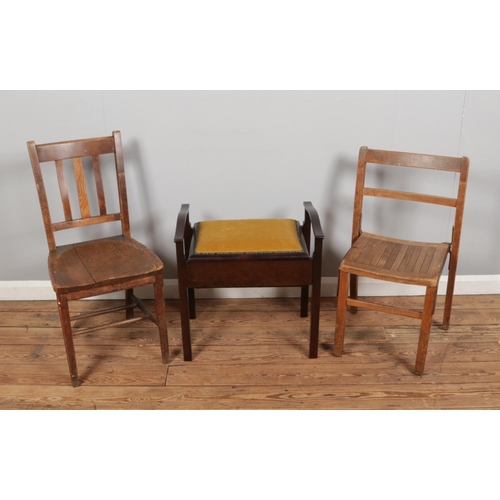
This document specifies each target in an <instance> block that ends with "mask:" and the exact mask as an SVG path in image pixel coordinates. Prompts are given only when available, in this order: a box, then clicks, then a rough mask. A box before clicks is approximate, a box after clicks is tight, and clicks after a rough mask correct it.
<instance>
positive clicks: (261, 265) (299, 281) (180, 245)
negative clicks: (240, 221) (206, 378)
mask: <svg viewBox="0 0 500 500" xmlns="http://www.w3.org/2000/svg"><path fill="white" fill-rule="evenodd" d="M304 209H305V220H304V222H303V223H302V224H301V225H300V232H301V234H302V236H303V238H304V240H305V245H306V251H303V252H302V253H301V254H300V255H297V254H293V255H291V254H287V253H283V252H274V253H269V252H267V253H264V252H263V253H245V252H241V253H236V254H225V253H216V254H213V255H210V256H201V257H200V256H197V255H196V254H195V248H194V228H193V226H192V225H191V223H190V221H189V205H188V204H184V205H182V206H181V209H180V211H179V214H178V218H177V227H176V231H175V239H174V241H175V245H176V251H177V272H178V281H179V298H180V312H181V327H182V346H183V352H184V360H185V361H191V360H192V350H191V332H190V318H191V319H195V318H196V308H195V289H196V288H236V287H289V286H298V287H300V288H301V299H300V315H301V316H302V317H307V315H308V301H309V286H310V285H311V286H312V292H311V320H310V321H311V323H310V341H309V357H310V358H316V357H317V356H318V335H319V311H320V290H321V259H322V248H323V238H324V235H323V231H322V229H321V224H320V220H319V216H318V213H317V211H316V209H315V208H314V207H313V205H312V203H310V202H304ZM311 230H312V232H311ZM312 236H313V237H314V240H313V241H314V246H313V248H312V247H311V242H312V241H311V237H312Z"/></svg>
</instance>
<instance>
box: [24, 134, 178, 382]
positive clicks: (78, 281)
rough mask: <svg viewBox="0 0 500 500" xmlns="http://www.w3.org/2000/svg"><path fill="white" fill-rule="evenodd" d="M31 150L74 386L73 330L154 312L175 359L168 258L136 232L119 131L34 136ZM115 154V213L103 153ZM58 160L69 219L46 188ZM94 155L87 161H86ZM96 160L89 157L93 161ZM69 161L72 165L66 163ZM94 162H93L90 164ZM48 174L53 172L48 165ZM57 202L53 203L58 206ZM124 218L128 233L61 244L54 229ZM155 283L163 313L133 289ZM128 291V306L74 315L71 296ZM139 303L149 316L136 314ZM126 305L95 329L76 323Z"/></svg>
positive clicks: (165, 358) (163, 352)
mask: <svg viewBox="0 0 500 500" xmlns="http://www.w3.org/2000/svg"><path fill="white" fill-rule="evenodd" d="M28 152H29V156H30V160H31V166H32V168H33V174H34V176H35V182H36V187H37V191H38V197H39V200H40V207H41V209H42V215H43V222H44V225H45V232H46V235H47V242H48V245H49V257H48V267H49V275H50V280H51V282H52V286H53V288H54V291H55V293H56V296H57V305H58V308H59V316H60V319H61V326H62V332H63V337H64V344H65V347H66V356H67V360H68V365H69V371H70V375H71V383H72V385H73V387H77V386H78V385H79V380H78V372H77V366H76V357H75V349H74V344H73V335H77V334H78V335H81V334H84V333H88V332H91V331H96V330H100V329H103V328H108V327H110V326H115V325H122V324H130V323H134V322H136V321H140V320H143V319H146V318H148V319H150V320H151V321H153V322H154V323H155V324H156V325H157V326H158V331H159V335H160V345H161V357H162V361H163V363H167V361H168V339H167V323H166V321H167V320H166V314H165V301H164V290H163V263H162V261H161V260H160V259H159V258H158V257H157V256H156V255H155V254H154V253H153V252H151V251H150V250H149V249H148V248H146V247H145V246H144V245H142V244H141V243H139V242H138V241H136V240H134V239H132V238H131V237H130V223H129V214H128V205H127V193H126V186H125V170H124V162H123V151H122V142H121V135H120V132H113V135H112V136H110V137H100V138H96V139H84V140H76V141H66V142H57V143H51V144H39V145H36V144H35V143H34V142H33V141H30V142H28ZM106 154H109V155H113V156H114V163H115V166H116V179H117V190H118V199H119V210H118V212H116V213H108V209H107V206H106V199H105V196H104V183H103V178H105V176H104V175H102V172H101V160H100V158H101V155H106ZM83 157H90V158H91V161H92V166H93V173H94V179H95V185H96V195H97V204H98V210H99V214H98V215H91V210H90V204H89V197H88V194H87V183H86V181H85V175H84V162H83V160H82V158H83ZM65 160H72V166H73V169H74V177H75V181H76V190H74V189H73V191H75V192H76V193H77V195H78V202H79V208H80V215H81V217H76V218H75V217H74V216H73V209H72V206H71V203H70V192H71V189H70V188H71V187H72V186H70V185H68V184H67V183H66V177H65V173H64V172H65V166H64V161H65ZM52 161H53V162H55V168H56V173H57V180H58V184H59V191H60V194H61V200H62V208H63V212H64V219H65V220H64V221H61V222H53V221H52V218H51V212H50V210H49V201H48V197H47V194H46V190H45V187H44V179H43V176H42V167H41V164H42V163H45V162H52ZM86 161H87V160H86ZM89 162H90V160H89ZM67 166H68V167H70V165H67ZM89 166H90V165H89ZM46 173H47V172H46ZM53 208H54V207H53ZM113 221H120V222H121V234H120V235H117V236H111V237H108V238H101V239H94V240H91V241H84V242H78V243H74V244H65V245H60V246H57V245H56V239H55V234H54V233H55V232H56V231H61V230H65V229H71V228H81V227H83V226H89V225H93V224H102V223H107V222H113ZM150 284H151V285H154V293H155V307H156V317H155V316H154V315H153V313H151V312H150V311H149V310H148V308H147V307H146V306H145V305H144V303H143V302H142V301H141V300H140V299H139V298H137V297H136V296H135V295H134V291H133V289H134V288H136V287H140V286H144V285H150ZM121 290H124V291H125V305H123V306H117V307H113V308H108V309H105V310H101V311H96V312H89V313H82V314H79V315H75V316H70V312H69V307H68V301H69V300H77V299H83V298H85V297H91V296H96V295H101V294H106V293H110V292H116V291H121ZM135 306H137V307H138V308H139V309H140V310H141V311H142V312H143V313H144V315H145V316H142V315H141V316H136V317H134V307H135ZM119 310H126V314H125V319H124V320H122V321H115V322H111V323H109V322H108V323H107V324H104V325H99V326H93V327H90V328H78V332H76V331H74V330H73V328H72V324H71V322H72V321H76V320H82V319H84V318H89V317H92V316H97V315H100V314H105V313H111V312H115V311H119Z"/></svg>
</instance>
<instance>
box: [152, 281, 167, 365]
mask: <svg viewBox="0 0 500 500" xmlns="http://www.w3.org/2000/svg"><path fill="white" fill-rule="evenodd" d="M154 292H155V307H156V319H157V321H158V334H159V336H160V349H161V359H162V362H163V364H167V363H168V332H167V312H166V308H165V292H164V287H163V274H158V276H156V278H155V283H154Z"/></svg>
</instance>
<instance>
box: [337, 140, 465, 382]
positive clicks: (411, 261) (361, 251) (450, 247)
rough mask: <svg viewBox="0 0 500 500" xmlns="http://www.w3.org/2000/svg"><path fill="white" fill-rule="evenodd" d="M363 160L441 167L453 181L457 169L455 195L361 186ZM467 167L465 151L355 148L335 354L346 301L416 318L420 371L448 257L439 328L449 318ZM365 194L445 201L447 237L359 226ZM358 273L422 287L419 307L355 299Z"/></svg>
mask: <svg viewBox="0 0 500 500" xmlns="http://www.w3.org/2000/svg"><path fill="white" fill-rule="evenodd" d="M368 164H379V165H389V166H391V167H393V168H395V169H399V168H400V167H402V168H405V167H411V168H418V169H433V170H441V171H445V172H449V173H450V174H453V175H450V182H454V181H455V178H456V176H457V174H458V175H459V182H458V189H457V195H456V196H455V197H444V196H434V195H428V194H420V193H414V192H411V193H410V192H403V191H397V190H390V189H379V188H372V187H366V185H365V178H366V167H367V165H368ZM468 172H469V159H468V158H467V157H465V156H464V157H461V158H458V157H447V156H435V155H425V154H414V153H403V152H395V151H383V150H375V149H368V148H367V147H362V148H361V149H360V152H359V159H358V168H357V178H356V192H355V197H354V213H353V229H352V246H351V248H350V250H349V251H348V252H347V254H346V255H345V257H344V259H343V260H342V262H341V264H340V269H339V285H338V310H337V320H336V327H335V343H334V355H335V356H341V355H342V351H343V345H344V332H345V323H346V309H347V306H350V310H351V312H352V313H354V314H355V313H356V312H357V309H358V307H363V308H367V309H372V310H375V311H381V312H384V313H393V314H400V315H403V316H408V317H411V318H415V319H419V320H421V327H420V337H419V343H418V348H417V359H416V363H415V374H417V375H422V373H423V371H424V365H425V358H426V354H427V346H428V342H429V334H430V329H431V324H432V316H433V314H434V311H435V305H436V298H437V288H438V283H439V279H440V277H441V274H442V272H443V269H444V265H445V262H446V259H447V258H448V257H449V271H448V284H447V289H446V299H445V306H444V315H443V323H442V328H443V329H444V330H447V329H448V328H449V324H450V315H451V307H452V301H453V292H454V286H455V277H456V272H457V262H458V253H459V249H460V237H461V233H462V219H463V212H464V202H465V192H466V188H467V178H468ZM365 196H370V197H379V198H391V199H395V200H405V201H412V202H419V203H427V204H433V205H440V206H444V207H451V208H452V209H454V211H455V219H454V226H453V231H452V235H451V238H450V240H449V241H448V242H446V243H427V242H420V241H410V240H401V239H395V238H389V237H386V236H381V235H377V234H370V233H366V232H363V230H362V227H361V221H362V212H363V199H364V197H365ZM358 276H364V277H368V278H373V279H379V280H385V281H392V282H396V283H404V284H408V285H420V286H424V287H426V292H425V299H424V305H423V310H422V311H415V310H406V309H400V308H396V307H391V306H386V305H382V304H380V303H379V304H377V303H374V302H367V301H362V300H359V299H358ZM349 277H350V279H349ZM349 282H350V283H349ZM348 295H349V296H348Z"/></svg>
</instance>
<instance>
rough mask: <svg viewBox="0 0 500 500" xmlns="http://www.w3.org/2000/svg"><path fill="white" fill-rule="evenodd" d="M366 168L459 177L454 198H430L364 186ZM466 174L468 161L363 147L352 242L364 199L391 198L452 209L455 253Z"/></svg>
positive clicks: (357, 184)
mask: <svg viewBox="0 0 500 500" xmlns="http://www.w3.org/2000/svg"><path fill="white" fill-rule="evenodd" d="M367 164H378V165H390V166H393V167H395V168H398V167H412V168H423V169H432V170H443V171H447V172H450V173H453V174H457V173H459V174H460V178H459V185H458V190H457V196H456V197H454V198H448V197H444V196H433V195H428V194H420V193H413V192H411V193H409V192H404V191H395V190H390V189H376V188H370V187H366V186H365V177H366V166H367ZM468 174H469V158H467V157H466V156H463V157H458V158H457V157H451V156H435V155H425V154H416V153H401V152H397V151H383V150H378V149H368V148H367V147H366V146H363V147H362V148H361V149H360V151H359V159H358V171H357V178H356V194H355V198H354V219H353V229H352V242H353V243H354V242H355V241H356V240H357V239H358V238H359V236H360V235H361V219H362V207H363V197H364V196H376V197H381V198H392V199H396V200H406V201H415V202H421V203H430V204H434V205H442V206H447V207H452V208H454V209H455V223H454V228H453V234H452V241H451V244H452V250H453V249H455V250H456V251H458V245H459V241H460V235H461V231H462V219H463V211H464V202H465V191H466V188H467V178H468Z"/></svg>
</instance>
